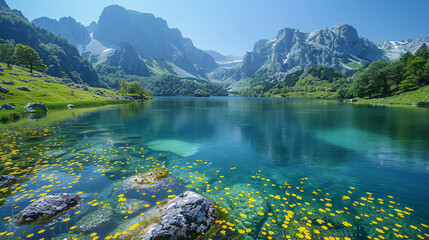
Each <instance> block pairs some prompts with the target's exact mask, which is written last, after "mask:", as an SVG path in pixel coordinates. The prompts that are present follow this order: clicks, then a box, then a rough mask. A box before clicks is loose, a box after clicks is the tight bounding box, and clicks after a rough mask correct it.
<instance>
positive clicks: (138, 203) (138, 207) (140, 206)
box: [115, 199, 148, 215]
mask: <svg viewBox="0 0 429 240" xmlns="http://www.w3.org/2000/svg"><path fill="white" fill-rule="evenodd" d="M146 204H148V202H146V201H143V200H137V199H127V200H126V201H125V202H121V203H118V205H117V206H116V208H115V212H116V213H117V214H120V215H130V214H136V213H141V212H144V211H143V210H144V209H145V205H146Z"/></svg>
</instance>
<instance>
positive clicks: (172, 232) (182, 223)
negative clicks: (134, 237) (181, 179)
mask: <svg viewBox="0 0 429 240" xmlns="http://www.w3.org/2000/svg"><path fill="white" fill-rule="evenodd" d="M161 214H162V220H161V222H159V223H157V224H155V225H152V226H149V228H148V229H146V233H145V234H144V235H143V236H141V237H140V239H141V240H155V239H172V240H174V239H190V238H192V237H193V236H194V235H196V234H199V233H202V232H205V231H207V230H208V229H209V228H210V227H211V226H212V225H213V224H214V222H215V220H216V208H215V206H214V204H213V202H211V201H210V200H208V199H206V198H204V197H203V196H201V195H200V194H198V193H194V192H185V193H182V194H180V195H179V196H177V197H175V198H174V199H172V200H170V201H169V202H168V203H167V204H166V205H165V206H164V207H163V209H162V211H161Z"/></svg>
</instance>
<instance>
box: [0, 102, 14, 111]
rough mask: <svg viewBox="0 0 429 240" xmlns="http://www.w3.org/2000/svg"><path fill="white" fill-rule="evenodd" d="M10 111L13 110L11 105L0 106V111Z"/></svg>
mask: <svg viewBox="0 0 429 240" xmlns="http://www.w3.org/2000/svg"><path fill="white" fill-rule="evenodd" d="M12 109H15V108H14V107H13V106H12V105H10V104H7V103H3V104H2V105H1V106H0V110H12Z"/></svg>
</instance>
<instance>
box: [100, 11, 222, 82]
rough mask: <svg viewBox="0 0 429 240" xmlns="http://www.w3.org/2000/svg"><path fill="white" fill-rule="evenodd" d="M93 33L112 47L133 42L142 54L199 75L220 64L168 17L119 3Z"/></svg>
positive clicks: (104, 13)
mask: <svg viewBox="0 0 429 240" xmlns="http://www.w3.org/2000/svg"><path fill="white" fill-rule="evenodd" d="M93 36H94V39H96V40H98V41H100V42H101V43H102V44H103V45H104V46H106V47H110V48H116V47H117V46H118V44H119V43H121V42H124V41H125V42H129V43H130V44H131V45H133V46H134V47H135V49H136V50H137V52H138V54H140V55H141V56H142V57H150V58H159V59H164V60H165V61H167V62H170V63H173V64H174V65H176V66H178V67H179V68H181V69H183V70H185V71H187V72H188V73H191V74H193V75H195V76H199V77H206V73H207V72H210V71H212V70H214V69H215V68H216V67H217V64H216V62H215V61H214V60H213V58H212V57H211V56H210V55H209V54H207V53H205V52H204V51H202V50H200V49H198V48H196V47H195V46H194V45H193V43H192V41H191V40H190V39H187V38H184V37H183V36H182V33H181V32H180V31H179V30H178V29H172V28H169V27H168V25H167V22H166V21H165V20H163V19H161V18H157V17H155V16H154V15H153V14H149V13H141V12H137V11H133V10H127V9H125V8H123V7H121V6H118V5H112V6H108V7H106V8H105V9H104V10H103V12H102V14H101V16H100V18H99V21H98V25H97V28H96V30H95V32H94V35H93Z"/></svg>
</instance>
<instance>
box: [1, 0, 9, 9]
mask: <svg viewBox="0 0 429 240" xmlns="http://www.w3.org/2000/svg"><path fill="white" fill-rule="evenodd" d="M3 9H10V8H9V6H8V5H7V3H6V1H5V0H0V10H3Z"/></svg>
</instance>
